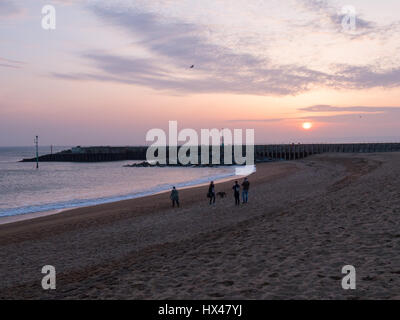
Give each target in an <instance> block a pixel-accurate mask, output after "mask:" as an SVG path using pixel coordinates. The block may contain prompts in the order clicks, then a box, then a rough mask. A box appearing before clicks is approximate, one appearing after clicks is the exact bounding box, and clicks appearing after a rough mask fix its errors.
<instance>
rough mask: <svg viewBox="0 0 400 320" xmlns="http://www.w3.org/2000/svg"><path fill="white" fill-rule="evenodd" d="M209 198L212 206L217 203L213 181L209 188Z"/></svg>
mask: <svg viewBox="0 0 400 320" xmlns="http://www.w3.org/2000/svg"><path fill="white" fill-rule="evenodd" d="M207 197H208V198H209V199H210V205H211V204H213V203H215V185H214V181H211V183H210V186H209V187H208V193H207Z"/></svg>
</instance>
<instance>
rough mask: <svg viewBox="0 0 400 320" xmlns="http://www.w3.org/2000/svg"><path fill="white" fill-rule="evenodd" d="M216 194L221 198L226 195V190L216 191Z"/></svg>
mask: <svg viewBox="0 0 400 320" xmlns="http://www.w3.org/2000/svg"><path fill="white" fill-rule="evenodd" d="M217 196H219V197H220V198H221V199H222V198H225V197H226V192H218V193H217Z"/></svg>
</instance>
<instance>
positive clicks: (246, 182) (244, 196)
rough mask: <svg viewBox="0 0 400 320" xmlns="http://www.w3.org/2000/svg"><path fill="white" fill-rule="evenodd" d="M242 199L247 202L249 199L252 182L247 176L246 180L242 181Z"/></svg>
mask: <svg viewBox="0 0 400 320" xmlns="http://www.w3.org/2000/svg"><path fill="white" fill-rule="evenodd" d="M242 187H243V190H242V201H243V203H247V202H248V201H249V188H250V182H249V180H247V178H244V181H243V183H242Z"/></svg>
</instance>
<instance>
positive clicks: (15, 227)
mask: <svg viewBox="0 0 400 320" xmlns="http://www.w3.org/2000/svg"><path fill="white" fill-rule="evenodd" d="M399 163H400V153H387V154H323V155H316V156H312V157H309V158H306V159H303V160H298V161H291V162H279V163H265V164H259V165H257V172H256V173H255V174H253V175H251V176H250V177H249V180H250V183H251V187H250V193H249V200H250V202H249V203H248V204H247V205H241V206H240V207H235V206H234V200H233V196H232V190H231V187H232V184H233V183H232V182H231V181H230V182H224V183H221V184H218V185H217V186H216V191H217V192H218V191H225V192H227V194H228V197H227V198H225V199H223V200H220V199H217V203H216V205H215V206H209V205H208V199H207V198H206V193H207V187H205V186H202V187H197V188H191V189H185V190H182V191H181V192H180V198H181V204H182V206H181V208H180V209H172V208H171V207H170V200H169V194H165V193H164V194H158V195H154V196H150V197H146V198H140V199H134V200H127V201H121V202H117V203H111V204H104V205H99V206H94V207H87V208H80V209H74V210H70V211H66V212H63V213H61V214H57V215H51V216H47V217H42V218H37V219H34V220H30V221H21V222H16V223H11V224H6V225H0V272H1V282H0V298H1V299H374V298H375V299H399V298H400V257H399V254H398V252H399V250H400V229H399V226H400V224H399V223H400V215H399V214H400V166H399ZM44 265H53V266H55V268H56V271H57V289H56V290H52V291H44V290H43V289H42V288H41V280H42V277H43V275H42V274H41V268H42V267H43V266H44ZM345 265H353V266H355V268H356V272H357V289H356V290H343V289H342V286H341V280H342V277H343V276H344V275H343V274H342V273H341V271H342V267H343V266H345Z"/></svg>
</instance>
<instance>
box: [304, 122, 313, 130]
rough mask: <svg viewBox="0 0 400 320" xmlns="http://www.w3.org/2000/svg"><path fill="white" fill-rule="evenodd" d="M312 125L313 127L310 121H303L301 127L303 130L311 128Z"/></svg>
mask: <svg viewBox="0 0 400 320" xmlns="http://www.w3.org/2000/svg"><path fill="white" fill-rule="evenodd" d="M312 127H313V124H312V123H311V122H304V123H303V129H304V130H311V128H312Z"/></svg>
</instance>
